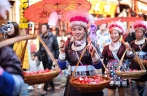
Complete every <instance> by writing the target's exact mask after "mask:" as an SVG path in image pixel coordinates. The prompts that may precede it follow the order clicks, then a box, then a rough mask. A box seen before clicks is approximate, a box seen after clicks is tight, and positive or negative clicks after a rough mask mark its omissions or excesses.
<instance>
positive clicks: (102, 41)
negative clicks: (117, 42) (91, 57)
mask: <svg viewBox="0 0 147 96" xmlns="http://www.w3.org/2000/svg"><path fill="white" fill-rule="evenodd" d="M97 36H98V44H99V48H100V51H101V52H102V51H103V48H104V47H105V46H106V45H108V44H110V42H111V39H110V34H109V32H108V31H107V25H106V24H102V25H101V26H100V30H99V31H97Z"/></svg>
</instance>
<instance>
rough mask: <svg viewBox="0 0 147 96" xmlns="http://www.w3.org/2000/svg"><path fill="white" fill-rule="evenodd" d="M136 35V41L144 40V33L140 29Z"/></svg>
mask: <svg viewBox="0 0 147 96" xmlns="http://www.w3.org/2000/svg"><path fill="white" fill-rule="evenodd" d="M135 35H136V39H138V40H139V39H142V38H143V35H144V32H143V30H141V29H138V30H136V32H135Z"/></svg>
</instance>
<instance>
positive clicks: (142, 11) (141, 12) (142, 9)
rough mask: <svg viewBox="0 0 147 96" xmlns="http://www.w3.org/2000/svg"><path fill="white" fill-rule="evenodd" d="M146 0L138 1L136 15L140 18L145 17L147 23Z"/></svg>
mask: <svg viewBox="0 0 147 96" xmlns="http://www.w3.org/2000/svg"><path fill="white" fill-rule="evenodd" d="M143 1H144V0H139V1H136V4H137V6H136V13H137V14H138V16H140V17H143V18H144V19H145V21H147V1H146V2H145V1H144V2H143Z"/></svg>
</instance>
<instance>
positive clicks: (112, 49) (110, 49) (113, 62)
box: [102, 21, 133, 96]
mask: <svg viewBox="0 0 147 96" xmlns="http://www.w3.org/2000/svg"><path fill="white" fill-rule="evenodd" d="M109 32H110V38H111V40H112V42H111V43H110V44H109V45H106V46H105V47H104V49H103V52H102V55H103V57H104V60H105V59H106V58H107V59H108V64H107V68H108V71H109V74H110V77H111V82H110V84H109V86H108V96H115V93H116V92H115V89H116V88H118V93H119V96H125V88H123V87H127V85H128V84H127V80H125V79H122V78H121V77H119V76H117V75H116V72H115V70H116V69H117V67H118V64H119V61H120V59H121V57H122V55H123V53H124V52H125V50H126V48H127V49H128V50H127V53H126V55H125V58H132V57H133V52H132V51H129V50H130V46H129V44H128V43H125V44H122V42H120V37H121V35H122V34H123V32H124V26H123V23H122V22H119V21H117V22H113V23H112V24H111V25H110V26H109ZM126 70H127V66H126V64H125V63H124V62H123V64H122V66H121V71H126Z"/></svg>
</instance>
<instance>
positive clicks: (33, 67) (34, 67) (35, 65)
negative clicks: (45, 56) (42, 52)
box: [28, 52, 40, 92]
mask: <svg viewBox="0 0 147 96" xmlns="http://www.w3.org/2000/svg"><path fill="white" fill-rule="evenodd" d="M29 64H30V67H29V71H30V72H36V71H38V70H39V65H40V61H39V60H38V56H37V53H36V52H31V61H30V63H29ZM33 87H34V88H33ZM33 87H32V86H29V87H28V89H32V90H33V89H35V91H36V92H37V85H33Z"/></svg>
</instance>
